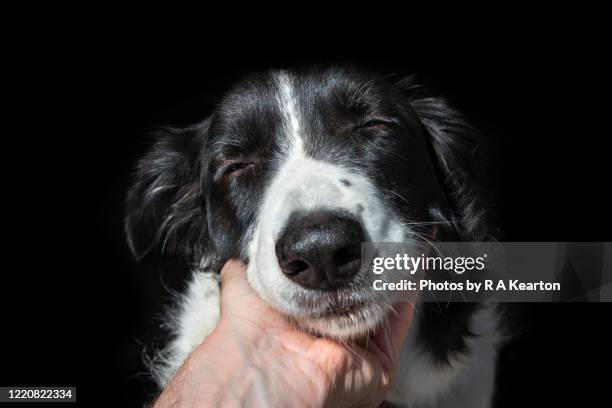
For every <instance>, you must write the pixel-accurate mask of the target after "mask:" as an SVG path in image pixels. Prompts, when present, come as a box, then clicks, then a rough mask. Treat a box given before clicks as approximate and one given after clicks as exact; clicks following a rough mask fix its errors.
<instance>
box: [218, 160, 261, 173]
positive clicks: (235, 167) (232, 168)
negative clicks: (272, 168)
mask: <svg viewBox="0 0 612 408" xmlns="http://www.w3.org/2000/svg"><path fill="white" fill-rule="evenodd" d="M253 165H255V163H253V162H233V163H230V164H228V165H227V166H226V167H225V168H224V169H223V175H224V176H229V175H230V174H237V173H239V172H241V171H242V170H245V169H247V168H249V167H251V166H253Z"/></svg>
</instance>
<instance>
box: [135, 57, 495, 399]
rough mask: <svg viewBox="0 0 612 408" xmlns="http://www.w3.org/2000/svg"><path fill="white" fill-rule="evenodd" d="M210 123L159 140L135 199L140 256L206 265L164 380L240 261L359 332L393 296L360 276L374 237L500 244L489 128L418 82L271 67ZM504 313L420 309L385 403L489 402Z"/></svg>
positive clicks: (244, 85) (211, 317) (313, 325)
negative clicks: (490, 192) (489, 183)
mask: <svg viewBox="0 0 612 408" xmlns="http://www.w3.org/2000/svg"><path fill="white" fill-rule="evenodd" d="M202 119H203V120H202V121H201V122H199V123H196V124H195V125H192V126H188V127H185V128H180V129H179V128H170V129H164V130H163V131H162V132H161V133H160V134H159V135H158V139H157V141H156V142H155V143H154V144H153V146H152V147H151V149H150V150H149V151H148V153H146V154H145V156H144V157H143V158H142V159H141V160H140V162H139V163H138V166H137V169H136V172H135V175H134V181H133V185H132V187H131V188H130V190H129V192H128V196H127V216H126V221H125V228H126V233H127V238H128V242H129V245H130V248H131V250H132V252H133V253H134V254H135V256H136V257H137V258H142V257H144V256H145V255H146V254H147V253H149V252H151V251H156V252H158V253H160V252H161V253H164V254H174V255H179V256H180V257H182V258H183V259H185V261H186V262H189V263H190V264H192V265H195V266H194V268H193V269H194V270H193V274H192V278H191V280H190V281H189V283H188V288H187V290H186V292H185V294H184V295H182V296H183V297H182V299H181V301H180V302H179V304H178V305H177V306H176V308H175V310H174V313H172V316H173V318H172V320H173V321H172V322H171V324H172V327H173V328H174V336H173V339H172V340H171V342H170V343H169V345H168V346H167V348H166V349H165V350H163V351H162V352H161V357H160V358H159V359H157V362H156V364H155V366H154V367H153V372H154V375H155V377H156V380H157V382H158V384H159V385H160V386H164V385H165V384H166V383H167V381H169V379H170V378H171V377H172V376H173V374H174V373H175V371H176V370H177V369H178V368H179V367H180V365H181V363H182V362H183V361H184V360H185V358H186V357H187V356H188V355H189V353H190V352H191V351H192V350H193V349H194V348H195V347H196V346H197V345H198V344H200V343H201V342H202V341H203V340H204V339H205V338H206V336H207V335H208V334H209V333H210V332H211V331H212V330H213V329H214V327H215V325H216V324H217V321H218V319H219V271H220V270H221V267H222V266H223V264H224V263H225V262H226V261H227V260H228V259H230V258H238V259H241V260H242V261H243V262H244V263H246V264H247V265H248V267H247V277H248V281H249V283H250V285H251V286H252V287H253V289H254V290H255V291H256V292H257V293H258V294H259V296H261V298H262V299H264V300H265V301H267V302H268V303H269V304H270V305H272V306H273V307H274V308H276V309H277V310H279V311H280V312H282V313H284V314H285V315H286V316H287V317H288V318H290V319H292V320H293V321H294V322H296V323H297V324H298V325H299V326H300V327H302V328H303V329H304V330H306V331H309V332H311V333H315V334H318V335H322V336H327V337H331V338H339V339H348V338H358V337H363V336H365V335H367V334H368V333H369V332H370V331H372V330H373V328H375V327H376V326H377V325H380V324H382V323H384V319H385V317H386V311H388V310H389V309H388V307H385V305H388V304H389V303H391V302H390V300H389V299H385V298H384V297H383V298H381V296H385V295H384V293H382V292H378V291H375V290H374V289H373V286H372V280H373V279H374V276H360V275H361V274H362V272H360V270H361V268H360V248H361V246H360V243H361V242H408V243H409V242H417V241H418V242H420V243H423V242H429V241H430V240H433V239H434V238H435V239H436V240H438V241H490V240H492V239H493V234H492V232H491V229H490V224H489V222H488V221H487V220H486V213H487V211H486V203H485V202H484V200H483V193H482V191H483V188H482V187H479V186H478V182H479V181H480V178H479V177H478V171H477V169H478V167H479V166H480V165H481V159H480V158H479V157H478V153H479V151H480V150H479V141H478V138H479V136H478V134H477V132H476V131H475V130H474V129H473V128H472V127H471V126H469V125H468V124H467V123H466V122H465V120H464V119H463V117H462V116H461V115H460V114H459V113H458V112H456V111H455V110H453V109H451V108H449V106H448V105H447V104H446V103H445V102H444V100H442V99H439V98H437V97H434V96H430V95H428V94H427V92H426V91H425V90H424V88H422V87H421V86H419V85H417V83H416V81H415V80H414V79H413V78H412V77H410V78H407V79H404V80H401V81H399V82H397V83H391V82H390V81H389V80H387V79H386V78H384V77H381V76H378V75H376V74H374V73H371V72H369V71H367V70H364V69H361V68H346V67H331V68H308V69H299V70H273V71H268V72H265V73H261V74H257V75H254V76H251V77H249V78H246V79H245V80H243V81H242V82H240V83H239V84H237V85H236V86H235V87H234V88H233V89H231V90H230V91H229V92H228V93H227V94H226V95H225V96H224V98H223V99H222V100H221V101H220V103H219V104H218V106H217V109H216V110H215V111H214V112H212V113H211V114H210V115H209V116H208V117H205V116H204V115H203V117H202ZM386 275H387V274H383V275H378V276H376V279H383V280H385V279H389V280H392V279H393V277H391V276H386ZM497 321H498V318H497V314H496V313H495V311H494V310H493V308H492V307H491V306H488V305H483V304H477V303H448V304H440V305H439V304H436V303H427V302H422V303H419V304H417V310H416V314H415V323H414V324H413V327H412V328H411V329H410V333H409V335H408V339H407V341H406V344H405V347H404V350H403V352H402V356H401V363H400V368H399V371H398V373H397V378H396V381H395V384H394V387H393V391H392V392H391V393H390V394H389V395H388V397H387V400H388V401H389V402H391V403H395V404H399V405H401V406H408V407H421V406H435V407H470V408H475V407H487V406H489V405H490V404H491V399H492V394H493V390H494V381H495V358H496V348H497V345H498V340H499V336H498V334H497V333H498V327H497V326H498V322H497ZM211 375H213V374H211Z"/></svg>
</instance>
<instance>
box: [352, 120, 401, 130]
mask: <svg viewBox="0 0 612 408" xmlns="http://www.w3.org/2000/svg"><path fill="white" fill-rule="evenodd" d="M395 126H396V124H395V122H393V121H391V120H388V119H370V120H368V121H367V122H364V123H361V124H359V125H357V126H355V127H353V130H360V129H372V128H381V127H386V128H394V127H395Z"/></svg>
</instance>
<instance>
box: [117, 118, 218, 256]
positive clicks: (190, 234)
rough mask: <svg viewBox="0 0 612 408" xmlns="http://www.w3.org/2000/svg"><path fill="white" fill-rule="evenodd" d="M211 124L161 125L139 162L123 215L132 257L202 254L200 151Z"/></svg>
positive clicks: (203, 215) (203, 223) (203, 208)
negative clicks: (155, 138) (184, 126)
mask: <svg viewBox="0 0 612 408" xmlns="http://www.w3.org/2000/svg"><path fill="white" fill-rule="evenodd" d="M210 122H211V118H208V119H207V120H205V121H204V122H201V123H199V124H196V125H193V126H190V127H186V128H180V129H177V128H163V129H160V130H159V131H157V132H156V136H157V140H156V142H155V143H154V144H153V146H152V147H151V148H150V149H149V151H148V152H147V153H146V154H145V155H144V157H143V158H142V159H141V160H140V161H139V162H138V165H137V166H136V171H135V173H134V176H133V177H134V178H133V181H132V185H131V187H130V189H129V191H128V194H127V199H126V217H125V233H126V236H127V242H128V244H129V247H130V249H131V251H132V253H133V254H134V256H135V257H136V259H138V260H140V259H142V258H143V257H144V256H145V255H147V254H148V253H149V252H152V251H159V252H160V253H164V254H168V255H182V256H185V257H186V259H187V261H189V262H194V261H195V262H198V261H200V259H201V257H202V256H204V255H205V254H206V252H207V250H206V246H207V241H208V240H207V233H206V231H207V227H206V205H205V198H204V193H203V189H202V167H203V165H202V160H203V159H202V156H203V155H202V151H203V146H204V142H205V140H206V139H207V137H208V131H209V127H210Z"/></svg>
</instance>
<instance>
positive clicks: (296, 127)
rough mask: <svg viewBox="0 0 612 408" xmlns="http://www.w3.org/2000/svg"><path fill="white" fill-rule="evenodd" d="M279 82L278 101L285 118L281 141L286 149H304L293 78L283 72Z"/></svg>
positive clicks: (278, 76) (278, 78)
mask: <svg viewBox="0 0 612 408" xmlns="http://www.w3.org/2000/svg"><path fill="white" fill-rule="evenodd" d="M276 80H277V82H278V91H279V92H278V95H277V97H276V100H277V102H278V106H279V109H280V111H281V114H282V116H283V127H284V132H283V134H282V135H281V140H282V141H283V142H284V143H283V145H284V147H285V149H287V150H288V149H291V148H296V147H297V148H299V149H301V148H302V143H303V142H302V135H301V133H300V132H301V129H300V120H301V118H300V112H299V108H298V103H297V100H296V97H295V90H294V86H293V80H292V78H291V76H290V75H289V74H287V73H285V72H281V73H279V74H278V75H277V78H276Z"/></svg>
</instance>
